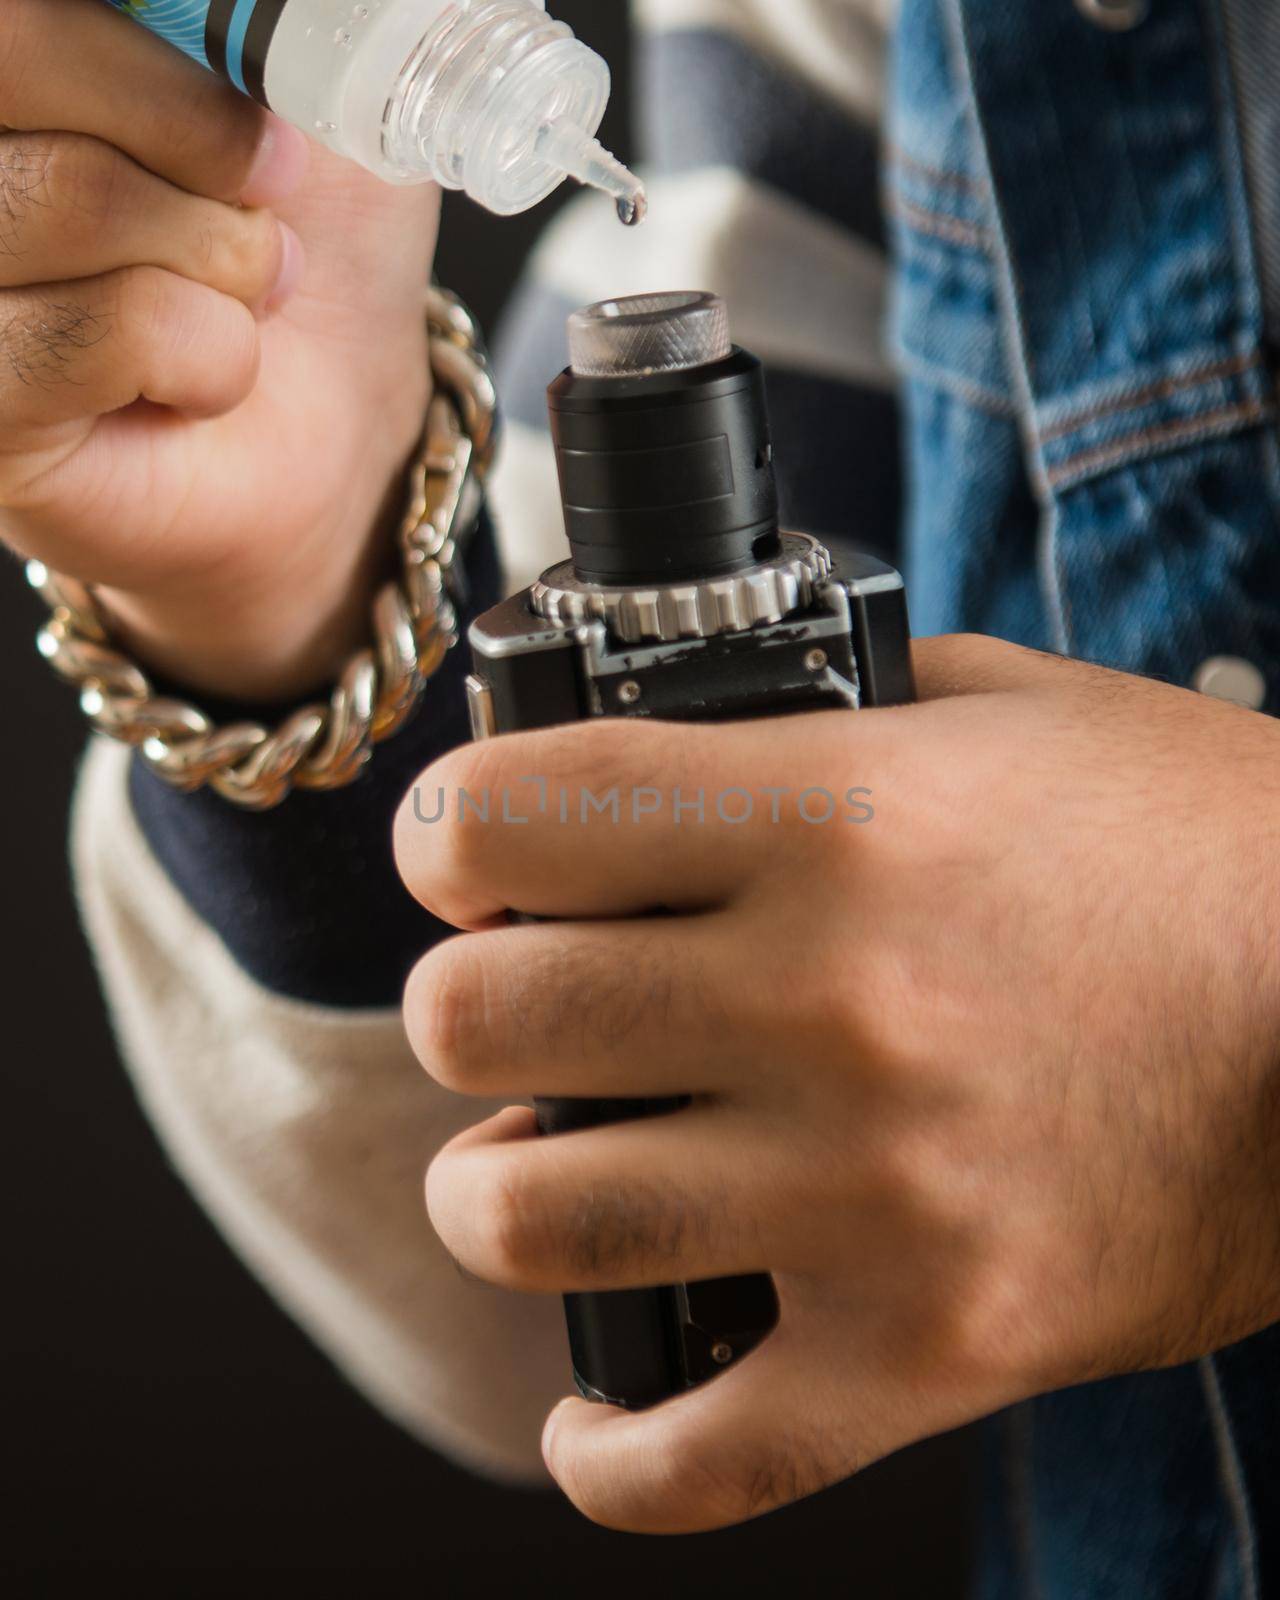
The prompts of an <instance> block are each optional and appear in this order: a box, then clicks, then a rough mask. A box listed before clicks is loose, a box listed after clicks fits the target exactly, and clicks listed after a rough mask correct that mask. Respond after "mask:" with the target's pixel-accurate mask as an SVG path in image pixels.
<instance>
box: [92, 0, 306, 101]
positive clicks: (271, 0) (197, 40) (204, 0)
mask: <svg viewBox="0 0 1280 1600" xmlns="http://www.w3.org/2000/svg"><path fill="white" fill-rule="evenodd" d="M107 4H108V5H113V6H115V8H116V10H117V11H123V12H124V13H125V15H126V16H130V17H132V18H133V19H134V21H135V22H140V23H141V24H142V26H143V27H144V28H149V29H150V30H151V32H152V33H156V34H159V36H160V37H161V38H162V39H167V40H168V41H169V43H170V44H175V45H177V47H178V49H179V50H182V51H184V52H185V53H186V54H187V55H189V56H190V57H191V58H192V60H193V61H198V62H199V63H200V65H201V66H202V67H209V68H210V69H211V70H212V71H214V72H220V73H222V75H223V76H224V77H226V78H229V79H230V80H231V82H232V83H234V84H235V86H236V88H237V89H239V90H240V91H241V93H243V94H249V95H252V96H253V98H254V99H255V100H260V101H261V102H262V104H263V105H266V103H267V96H266V88H265V84H264V79H265V77H266V69H267V51H268V49H269V48H270V46H271V40H272V36H273V35H274V33H275V31H276V23H277V22H279V20H280V13H281V12H282V11H283V10H284V8H285V5H286V4H287V0H107Z"/></svg>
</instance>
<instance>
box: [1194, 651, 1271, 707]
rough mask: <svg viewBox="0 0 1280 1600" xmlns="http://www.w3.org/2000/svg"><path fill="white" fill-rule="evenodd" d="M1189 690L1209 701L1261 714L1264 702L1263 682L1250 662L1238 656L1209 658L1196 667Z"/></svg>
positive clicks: (1265, 693)
mask: <svg viewBox="0 0 1280 1600" xmlns="http://www.w3.org/2000/svg"><path fill="white" fill-rule="evenodd" d="M1191 683H1192V687H1193V688H1196V689H1198V690H1199V691H1200V693H1201V694H1207V695H1208V696H1209V697H1210V698H1211V699H1213V700H1230V701H1231V702H1232V704H1233V705H1238V706H1244V707H1245V708H1246V710H1248V711H1261V710H1262V708H1263V706H1264V705H1265V704H1266V700H1267V680H1266V679H1265V678H1264V677H1263V675H1262V673H1261V672H1259V670H1258V668H1257V667H1255V666H1254V664H1253V662H1252V661H1242V660H1241V659H1240V657H1239V656H1211V657H1210V658H1209V660H1208V661H1202V662H1201V663H1200V665H1199V666H1198V667H1197V668H1196V671H1195V676H1194V677H1193V678H1192V680H1191Z"/></svg>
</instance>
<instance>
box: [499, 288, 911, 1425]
mask: <svg viewBox="0 0 1280 1600" xmlns="http://www.w3.org/2000/svg"><path fill="white" fill-rule="evenodd" d="M569 336H570V353H571V358H572V364H571V366H570V367H569V369H568V370H567V371H566V372H564V373H562V374H561V376H560V377H559V378H557V379H556V381H555V382H554V383H553V384H552V385H551V389H550V391H549V399H550V406H551V426H552V433H553V437H554V440H555V447H556V454H557V459H558V463H559V469H560V485H561V491H562V498H563V501H564V512H565V524H566V527H567V530H568V534H569V543H570V546H571V548H572V556H571V558H570V559H569V560H567V561H565V562H563V563H561V564H560V565H559V566H556V567H553V568H552V569H551V570H550V571H549V572H547V573H545V574H544V575H543V577H542V578H541V579H540V581H539V582H538V583H536V584H535V585H534V586H533V587H532V588H531V589H528V590H526V591H524V592H523V593H521V594H518V595H516V596H514V597H513V598H512V599H510V600H507V601H505V602H504V603H503V604H502V605H500V606H497V607H495V608H494V609H493V610H492V611H489V612H488V613H486V615H484V616H483V617H481V618H480V619H479V620H478V621H477V622H475V623H474V624H473V626H472V629H471V645H472V652H473V656H474V661H475V673H474V676H473V677H472V678H470V679H469V681H468V685H467V689H468V694H469V696H470V700H471V716H472V729H473V732H474V734H475V737H476V738H487V737H492V736H493V735H495V734H500V733H510V732H515V731H517V730H520V729H531V728H543V727H549V726H553V725H555V724H557V723H563V722H573V721H578V720H580V719H582V718H586V717H657V718H663V719H668V720H678V721H695V720H701V721H716V720H726V719H729V718H736V717H744V716H779V715H783V714H785V713H789V712H801V711H816V710H822V709H830V708H832V707H844V708H847V709H848V710H850V711H854V710H857V709H859V708H860V707H863V706H888V705H899V704H902V703H904V702H907V701H910V700H912V699H914V697H915V695H914V685H913V680H912V672H911V648H910V633H909V628H908V623H907V608H906V597H905V593H904V589H903V584H902V579H901V578H900V577H899V575H898V574H897V573H896V572H894V571H893V569H892V568H890V567H887V566H886V565H885V564H884V563H883V562H880V561H876V560H873V559H870V558H866V559H861V560H858V561H855V562H854V563H852V564H851V565H849V564H846V565H847V570H845V571H844V572H842V573H841V574H839V575H836V574H835V573H834V572H833V568H832V560H831V557H830V555H829V553H828V552H827V550H826V549H825V548H824V547H823V546H822V545H821V544H820V543H819V542H818V541H817V540H816V539H812V538H810V537H808V536H807V535H804V534H794V533H784V532H781V531H780V530H779V527H778V501H777V487H776V482H775V477H774V467H773V447H772V443H771V441H770V436H769V421H768V413H767V408H766V403H765V392H764V375H763V371H762V368H761V365H760V362H759V361H758V360H757V359H756V358H755V357H754V356H753V355H751V354H749V353H748V352H747V351H745V350H741V349H738V348H736V347H735V346H734V345H733V343H732V340H731V339H730V336H729V319H728V314H727V312H726V310H725V307H724V305H723V303H722V302H721V301H720V300H718V299H717V298H716V297H715V296H713V295H708V294H664V295H648V296H639V297H636V298H633V299H630V300H617V301H607V302H605V303H604V304H602V305H598V306H592V307H589V308H588V309H587V310H585V311H580V312H576V313H575V314H574V316H573V317H572V318H571V320H570V326H569ZM797 1071H803V1064H802V1063H800V1064H798V1065H797ZM684 1103H685V1102H683V1101H680V1100H630V1101H617V1100H603V1099H602V1100H581V1099H579V1100H544V1101H541V1102H539V1103H538V1122H539V1127H540V1129H541V1130H542V1132H543V1133H544V1134H547V1135H555V1134H557V1133H563V1132H567V1131H570V1130H572V1129H578V1128H586V1127H593V1126H598V1125H600V1124H603V1123H608V1122H619V1121H624V1120H627V1119H630V1118H638V1117H647V1116H654V1115H659V1114H672V1115H679V1112H680V1109H681V1107H682V1106H683V1104H684ZM565 1309H566V1314H567V1318H568V1324H569V1342H570V1348H571V1353H572V1358H573V1367H574V1375H575V1378H576V1380H577V1384H578V1387H579V1389H580V1390H581V1392H582V1393H583V1394H584V1395H586V1396H587V1397H588V1399H595V1400H605V1401H609V1402H612V1403H613V1404H616V1405H622V1406H628V1407H632V1408H638V1407H643V1406H647V1405H652V1404H655V1403H656V1402H657V1401H660V1400H663V1399H666V1398H668V1397H669V1396H671V1395H674V1394H679V1393H680V1392H681V1391H683V1390H685V1389H688V1388H690V1387H692V1386H693V1385H695V1384H698V1383H701V1382H703V1381H704V1380H705V1379H707V1378H709V1377H712V1376H713V1375H714V1374H715V1373H716V1372H717V1371H719V1370H721V1369H722V1368H724V1367H725V1366H728V1365H730V1364H731V1363H732V1362H734V1361H736V1360H738V1359H739V1358H740V1357H742V1356H743V1355H745V1354H746V1353H747V1352H748V1351H750V1350H751V1349H753V1348H754V1347H755V1346H756V1345H758V1344H759V1343H760V1341H761V1340H762V1339H764V1338H765V1337H766V1335H767V1334H768V1333H769V1332H770V1330H771V1329H772V1328H773V1327H774V1326H775V1324H776V1321H777V1315H778V1302H777V1296H776V1294H775V1292H774V1288H773V1284H772V1282H771V1281H770V1279H768V1278H767V1277H739V1278H730V1279H721V1280H717V1281H714V1282H707V1283H687V1284H675V1285H672V1286H670V1287H667V1288H661V1289H635V1290H631V1289H628V1290H619V1291H614V1292H610V1293H603V1294H573V1295H567V1296H566V1297H565Z"/></svg>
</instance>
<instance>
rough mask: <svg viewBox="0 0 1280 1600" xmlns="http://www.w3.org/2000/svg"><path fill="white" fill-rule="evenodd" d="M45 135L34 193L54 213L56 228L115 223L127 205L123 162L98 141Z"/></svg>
mask: <svg viewBox="0 0 1280 1600" xmlns="http://www.w3.org/2000/svg"><path fill="white" fill-rule="evenodd" d="M44 137H45V141H46V142H45V143H44V144H43V146H42V148H41V150H40V152H39V155H40V159H41V165H40V168H39V188H38V190H37V194H38V197H39V198H40V199H41V200H43V201H45V202H46V203H47V204H49V205H50V206H52V207H53V209H54V210H55V211H56V212H57V214H58V217H59V221H60V223H61V225H62V226H64V227H66V226H67V224H68V223H70V224H71V225H75V224H77V223H80V224H83V225H85V226H92V227H100V226H101V225H102V224H104V223H107V222H111V223H115V224H118V223H119V222H120V221H121V220H122V214H123V213H124V212H126V211H127V209H128V204H129V183H128V177H129V175H130V171H131V169H130V166H129V163H128V161H127V160H126V158H125V157H123V156H122V155H120V154H119V153H118V152H117V151H115V150H112V149H111V147H110V146H109V145H105V144H103V143H102V141H101V140H99V139H91V138H87V137H84V136H83V135H80V134H73V133H57V134H50V135H46V136H44Z"/></svg>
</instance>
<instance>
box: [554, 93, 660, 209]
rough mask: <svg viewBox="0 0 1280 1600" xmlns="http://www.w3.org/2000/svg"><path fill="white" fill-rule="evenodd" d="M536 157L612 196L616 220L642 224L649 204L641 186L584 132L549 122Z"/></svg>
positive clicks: (568, 124) (563, 123)
mask: <svg viewBox="0 0 1280 1600" xmlns="http://www.w3.org/2000/svg"><path fill="white" fill-rule="evenodd" d="M538 144H539V151H538V153H539V155H540V156H541V157H542V158H543V160H545V161H549V162H551V163H552V164H553V165H555V166H557V167H559V168H560V169H561V170H562V171H563V172H565V173H567V174H568V176H569V177H571V178H576V179H577V180H578V182H579V183H583V184H586V185H588V186H589V187H590V188H592V189H599V190H601V191H602V192H603V193H604V194H607V195H611V196H612V197H613V199H614V200H615V201H616V202H617V207H618V216H619V217H620V218H621V220H622V221H623V222H625V223H626V225H627V226H628V227H629V228H634V227H635V226H636V225H637V224H638V223H641V222H643V221H644V219H645V217H646V216H647V215H648V211H649V200H648V196H647V195H646V193H645V187H644V184H643V183H641V181H640V179H639V178H637V177H636V175H635V173H634V172H632V171H630V170H629V168H627V167H624V166H623V164H622V162H621V161H619V160H618V158H617V156H615V155H612V154H611V153H610V152H609V151H608V150H606V149H605V147H604V146H603V145H602V144H601V143H600V141H599V139H594V138H592V136H591V135H590V134H589V133H587V132H586V130H585V129H583V128H580V127H578V126H577V124H576V123H573V122H569V121H567V120H565V119H564V118H561V119H559V120H558V121H556V122H548V123H547V124H546V125H545V126H544V127H543V129H542V131H541V133H540V134H539V137H538Z"/></svg>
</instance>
